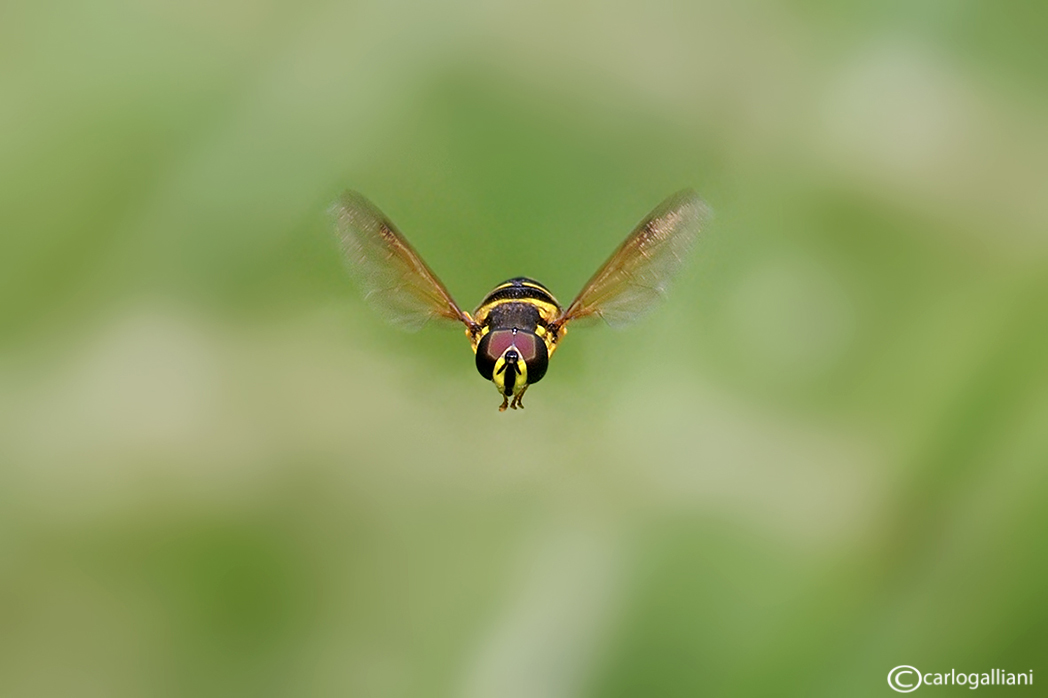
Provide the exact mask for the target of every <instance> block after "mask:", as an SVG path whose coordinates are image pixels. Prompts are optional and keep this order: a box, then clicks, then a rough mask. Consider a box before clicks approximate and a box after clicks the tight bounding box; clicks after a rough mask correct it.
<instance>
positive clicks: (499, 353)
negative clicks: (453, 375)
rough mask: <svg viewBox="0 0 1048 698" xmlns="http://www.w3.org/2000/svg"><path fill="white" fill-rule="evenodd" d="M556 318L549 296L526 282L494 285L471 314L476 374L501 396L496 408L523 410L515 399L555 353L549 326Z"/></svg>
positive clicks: (557, 306)
mask: <svg viewBox="0 0 1048 698" xmlns="http://www.w3.org/2000/svg"><path fill="white" fill-rule="evenodd" d="M560 313H561V308H560V304H559V303H557V299H556V298H554V297H553V294H552V293H550V292H549V290H548V289H547V288H546V287H545V286H543V285H542V284H540V283H539V282H537V281H532V280H531V279H528V278H526V277H519V278H516V279H510V280H509V281H507V282H506V283H504V284H499V285H498V286H496V287H495V289H494V290H493V291H492V292H491V293H489V294H488V295H487V296H486V297H485V298H484V300H483V301H481V303H480V306H479V307H478V308H477V309H476V310H475V311H474V312H473V320H474V322H476V323H477V324H478V325H479V326H480V332H479V335H478V336H479V339H478V340H477V343H476V347H474V351H476V352H477V370H478V371H480V375H482V376H484V377H485V378H487V379H488V380H490V381H492V382H494V383H495V387H497V388H498V390H499V393H501V394H502V396H503V400H502V407H501V408H500V409H503V410H504V409H506V404H507V402H509V400H510V398H512V399H513V400H512V402H511V403H510V404H509V406H510V407H512V408H513V409H516V408H518V407H521V408H522V407H524V404H523V403H522V402H521V399H522V398H523V397H524V391H525V390H527V389H528V386H530V385H533V384H535V383H538V382H539V381H540V380H542V377H543V376H544V375H546V367H547V366H548V365H549V357H550V355H551V354H552V353H553V350H554V349H555V348H556V346H557V345H556V344H555V343H554V341H553V337H552V335H551V334H550V332H549V325H550V323H551V322H553V321H554V320H556V319H557V317H558V316H559V315H560Z"/></svg>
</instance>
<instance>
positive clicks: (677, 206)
mask: <svg viewBox="0 0 1048 698" xmlns="http://www.w3.org/2000/svg"><path fill="white" fill-rule="evenodd" d="M709 217H710V210H709V207H707V206H706V204H705V202H703V200H702V199H701V198H699V195H698V194H696V193H695V192H694V191H691V190H690V189H685V190H683V191H680V192H677V193H676V194H674V195H673V196H671V197H669V198H668V199H666V200H665V201H663V202H662V203H661V204H659V206H658V207H656V209H655V210H654V211H652V212H651V213H650V214H648V217H647V218H645V219H644V220H643V221H641V223H640V225H638V226H637V227H636V228H635V229H634V231H633V232H632V233H630V236H629V237H627V238H626V240H625V241H624V242H623V243H622V244H621V245H620V246H619V248H618V249H617V250H615V252H614V254H612V255H611V257H610V258H609V259H608V261H607V262H605V263H604V266H602V267H601V268H600V269H599V270H598V271H597V273H596V274H594V275H593V277H592V278H591V279H590V280H589V282H587V283H586V285H585V286H584V287H583V289H582V291H581V292H580V293H579V295H578V296H577V297H576V298H575V300H574V301H572V303H571V305H569V306H568V308H567V309H566V310H565V311H564V313H563V314H562V315H561V316H560V318H558V320H557V321H556V324H557V325H558V326H563V325H564V324H565V323H567V322H569V321H571V320H577V319H579V318H584V317H587V316H599V317H601V318H603V319H604V321H605V322H607V323H608V324H609V325H611V326H612V327H623V326H625V325H627V324H629V323H631V322H633V321H634V320H636V319H637V318H639V317H641V316H642V315H644V314H645V313H647V312H648V311H649V310H651V309H652V307H654V306H655V304H656V303H658V301H660V300H661V299H662V298H663V297H664V296H665V295H666V289H667V287H668V286H669V283H670V282H671V281H672V279H673V277H674V276H676V274H677V272H678V271H680V268H681V266H682V265H683V264H684V260H685V258H686V257H687V254H688V251H689V250H690V249H691V247H692V246H693V245H694V244H695V240H696V238H697V237H698V235H699V232H700V231H701V230H702V227H703V226H704V225H705V223H706V221H707V220H708V219H709Z"/></svg>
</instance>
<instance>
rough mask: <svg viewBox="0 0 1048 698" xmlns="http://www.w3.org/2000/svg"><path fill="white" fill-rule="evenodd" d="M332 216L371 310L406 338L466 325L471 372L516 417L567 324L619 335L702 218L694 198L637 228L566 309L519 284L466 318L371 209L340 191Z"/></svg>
mask: <svg viewBox="0 0 1048 698" xmlns="http://www.w3.org/2000/svg"><path fill="white" fill-rule="evenodd" d="M332 213H333V215H334V217H335V221H336V225H337V229H338V236H339V239H340V242H341V244H342V250H343V252H344V253H345V257H346V260H347V262H348V265H349V269H350V272H351V273H352V275H353V276H355V277H356V278H357V280H358V282H359V283H360V285H361V286H362V288H363V290H364V292H365V294H366V299H367V300H368V301H369V303H370V304H371V305H372V306H374V307H376V308H377V309H378V310H379V311H380V312H381V313H382V314H383V315H385V316H386V317H387V319H388V320H389V321H390V322H392V323H393V324H395V325H399V326H400V327H402V328H404V329H407V330H409V331H415V330H418V329H421V328H422V326H423V325H425V324H426V323H427V322H429V321H430V320H432V319H446V320H451V321H456V322H461V323H462V324H463V325H465V327H466V336H467V337H468V338H469V341H470V344H471V345H472V347H473V352H474V354H476V365H477V370H478V371H479V372H480V375H482V376H484V378H486V379H488V380H490V381H492V382H493V383H494V384H495V387H496V388H497V389H498V391H499V394H500V395H501V396H502V405H501V406H499V411H505V409H506V407H507V406H508V407H511V408H513V409H517V408H518V407H520V408H521V409H523V407H524V403H523V402H521V400H522V399H523V398H524V392H525V391H526V390H527V389H528V387H529V386H530V385H532V384H534V383H538V382H539V381H540V380H542V377H543V376H545V375H546V367H547V365H548V364H549V358H550V357H551V356H553V352H554V351H556V349H557V346H558V344H559V342H560V341H561V340H562V339H563V338H564V335H565V334H567V326H568V323H570V322H572V321H574V320H578V319H580V318H584V317H592V316H596V317H600V318H603V319H604V321H605V322H607V323H608V324H609V325H611V326H612V327H622V326H624V325H626V324H628V323H630V322H632V321H633V320H635V319H637V318H638V317H640V316H641V315H643V314H644V313H645V312H647V311H648V310H650V309H651V308H652V307H653V306H654V305H655V303H656V302H657V301H658V300H659V299H660V298H661V297H662V296H663V295H665V292H666V287H667V285H668V284H669V282H670V280H671V279H672V278H673V276H674V275H675V274H676V273H677V271H678V270H679V269H680V267H681V265H682V264H683V262H684V258H685V256H686V254H687V253H688V250H689V249H691V247H692V245H693V244H694V242H695V239H696V237H697V236H698V233H699V231H700V230H701V228H702V226H703V224H704V223H705V221H706V220H707V219H708V218H709V209H708V208H707V206H706V204H705V203H704V202H703V201H702V199H700V198H699V196H698V195H697V194H696V193H695V192H693V191H691V190H683V191H680V192H677V193H676V194H674V195H673V196H671V197H669V198H668V199H666V200H665V201H663V202H662V203H661V204H659V205H658V206H657V207H656V208H655V210H654V211H652V212H651V213H650V214H648V216H647V217H646V218H645V219H644V220H642V221H641V222H640V224H639V225H638V226H637V227H636V228H635V229H634V230H633V232H632V233H630V235H629V237H627V238H626V240H625V241H623V243H622V244H621V245H619V248H618V249H617V250H615V252H614V253H613V254H612V255H611V257H610V258H609V259H608V261H606V262H605V263H604V266H602V267H601V268H600V269H599V270H598V271H597V273H596V274H594V275H593V277H592V278H591V279H590V280H589V281H588V282H587V283H586V285H585V286H584V287H583V288H582V291H581V292H579V295H578V296H576V297H575V300H573V301H572V302H571V304H570V305H568V307H567V308H562V307H561V306H560V304H559V303H558V302H557V299H556V298H554V296H553V294H552V293H550V291H549V289H547V288H546V287H545V286H543V285H542V284H540V283H539V282H537V281H534V280H533V279H530V278H528V277H525V276H520V277H517V278H513V279H510V280H508V281H506V282H504V283H501V284H499V285H498V286H496V287H495V288H494V289H493V290H492V291H491V293H489V294H488V295H487V296H485V297H484V300H482V301H481V302H480V305H479V306H477V309H476V310H474V311H473V314H472V315H471V314H470V313H468V312H466V311H464V310H462V308H460V307H459V305H458V303H456V302H455V300H454V299H453V298H452V297H451V294H450V293H448V290H447V288H445V286H444V284H443V283H441V281H440V279H438V278H437V276H436V274H434V273H433V272H432V270H430V268H429V267H428V266H427V265H426V263H425V262H423V261H422V258H421V257H419V255H418V253H417V252H415V250H414V249H413V248H412V247H411V245H409V244H408V241H407V240H406V239H405V238H404V236H403V235H401V234H400V232H398V231H397V229H396V228H395V227H394V226H393V224H392V223H391V222H390V220H389V219H388V218H386V216H385V215H384V214H383V213H382V212H381V211H379V210H378V208H377V207H376V206H375V205H374V204H372V203H371V202H370V201H368V200H367V199H365V198H364V197H363V196H361V195H360V194H358V193H357V192H354V191H347V192H345V193H344V194H343V195H342V196H341V197H340V198H339V200H338V202H336V203H335V205H334V206H333V207H332Z"/></svg>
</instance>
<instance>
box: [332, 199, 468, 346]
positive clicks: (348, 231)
mask: <svg viewBox="0 0 1048 698" xmlns="http://www.w3.org/2000/svg"><path fill="white" fill-rule="evenodd" d="M331 213H332V215H333V216H334V218H335V223H336V226H337V229H338V237H339V241H340V242H341V243H342V251H343V252H344V253H345V256H346V261H347V263H348V264H349V269H350V272H351V274H352V275H353V276H354V277H356V279H357V281H358V282H359V283H360V285H361V287H362V288H363V290H364V294H365V298H366V299H367V301H368V303H370V304H371V305H372V306H373V307H375V308H376V309H377V310H378V311H379V312H381V313H382V314H383V315H384V316H385V317H386V318H387V319H388V320H389V321H390V322H392V323H393V324H394V325H397V326H399V327H402V328H404V329H406V330H409V331H412V332H413V331H416V330H419V329H421V328H422V326H423V325H425V324H426V323H427V322H429V321H430V320H431V319H433V318H447V319H449V320H458V321H460V322H462V323H464V324H465V325H466V326H467V327H473V325H474V323H473V320H472V318H470V316H469V315H468V314H466V313H464V312H463V311H462V309H461V308H459V307H458V304H457V303H455V301H454V299H452V297H451V294H450V293H448V290H447V289H446V288H444V284H442V283H441V282H440V279H438V278H437V277H436V275H435V274H434V273H433V272H432V271H431V270H430V268H429V267H428V266H426V263H425V262H423V261H422V258H421V257H419V256H418V253H417V252H415V250H414V249H413V248H412V247H411V245H409V244H408V241H407V240H405V239H404V236H403V235H401V234H400V233H399V232H398V231H397V229H396V228H395V227H393V224H392V223H391V222H390V221H389V219H388V218H386V216H385V215H384V214H383V213H382V212H381V211H379V210H378V208H377V207H376V206H375V205H374V204H373V203H371V202H370V201H368V200H367V199H365V198H364V197H363V196H361V195H360V194H358V193H357V192H355V191H347V192H345V193H344V194H342V196H341V197H339V200H338V201H337V202H336V203H335V205H334V206H332V208H331Z"/></svg>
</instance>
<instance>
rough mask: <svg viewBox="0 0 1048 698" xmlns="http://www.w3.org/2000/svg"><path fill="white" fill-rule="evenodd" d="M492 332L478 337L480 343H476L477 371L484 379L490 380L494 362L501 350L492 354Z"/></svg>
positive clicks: (493, 370)
mask: <svg viewBox="0 0 1048 698" xmlns="http://www.w3.org/2000/svg"><path fill="white" fill-rule="evenodd" d="M493 334H494V333H493V332H488V333H487V334H486V335H484V336H483V337H481V338H480V343H479V344H477V371H478V372H480V375H482V376H484V378H485V379H486V380H491V376H492V375H493V374H494V372H495V362H496V361H497V360H498V358H499V357H500V356H502V352H499V353H497V354H494V355H492V349H491V336H492V335H493Z"/></svg>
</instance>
